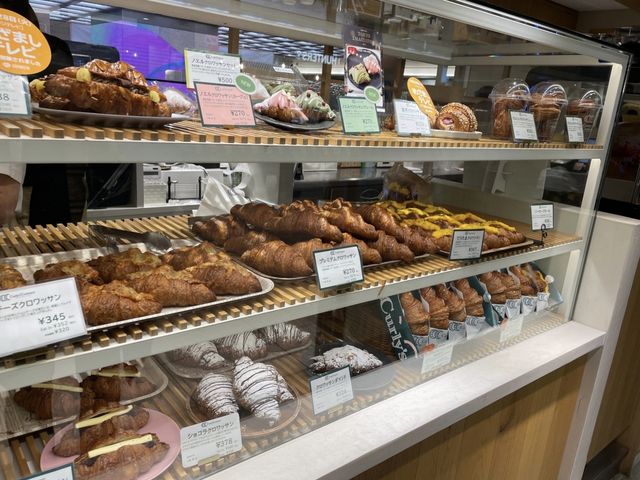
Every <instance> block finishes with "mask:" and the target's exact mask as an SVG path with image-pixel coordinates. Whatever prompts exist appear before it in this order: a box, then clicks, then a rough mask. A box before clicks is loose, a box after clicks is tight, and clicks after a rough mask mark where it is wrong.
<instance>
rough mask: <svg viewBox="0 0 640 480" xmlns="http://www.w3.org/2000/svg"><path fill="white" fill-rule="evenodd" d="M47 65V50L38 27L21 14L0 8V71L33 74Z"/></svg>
mask: <svg viewBox="0 0 640 480" xmlns="http://www.w3.org/2000/svg"><path fill="white" fill-rule="evenodd" d="M49 63H51V48H49V43H48V42H47V39H46V38H44V35H43V34H42V32H41V31H40V30H38V27H36V26H35V25H34V24H33V23H31V22H30V21H29V20H27V19H26V18H24V17H23V16H22V15H18V14H17V13H15V12H12V11H11V10H6V9H4V8H0V70H2V71H3V72H7V73H14V74H16V75H33V74H34V73H38V72H41V71H43V70H44V69H45V68H47V67H48V66H49Z"/></svg>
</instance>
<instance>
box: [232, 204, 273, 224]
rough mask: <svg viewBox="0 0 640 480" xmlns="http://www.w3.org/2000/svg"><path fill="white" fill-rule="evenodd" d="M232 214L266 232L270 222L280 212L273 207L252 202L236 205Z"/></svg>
mask: <svg viewBox="0 0 640 480" xmlns="http://www.w3.org/2000/svg"><path fill="white" fill-rule="evenodd" d="M231 214H232V215H233V216H234V217H236V218H239V219H240V220H242V221H243V222H244V223H246V224H248V225H252V226H253V227H255V228H259V229H261V230H264V227H265V225H266V224H267V222H269V221H270V220H272V219H274V218H276V217H278V210H277V209H276V208H274V207H272V206H271V205H267V204H266V203H260V202H251V203H247V204H245V205H234V206H233V207H231Z"/></svg>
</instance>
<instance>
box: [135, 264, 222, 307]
mask: <svg viewBox="0 0 640 480" xmlns="http://www.w3.org/2000/svg"><path fill="white" fill-rule="evenodd" d="M127 284H128V285H129V286H131V287H132V288H133V289H134V290H136V291H137V292H140V293H148V294H149V295H151V296H152V297H153V298H154V299H155V300H156V301H157V302H158V303H160V304H161V305H162V306H163V307H188V306H190V305H200V304H201V303H209V302H213V301H215V299H216V295H215V293H213V291H212V290H210V289H209V287H208V286H207V285H205V284H204V283H202V282H200V281H199V280H196V279H195V278H194V277H193V276H191V274H190V273H189V272H187V271H185V270H182V271H180V272H176V271H175V270H174V269H173V268H171V267H170V266H169V265H162V266H161V267H158V268H155V269H153V270H146V271H144V272H138V273H133V274H131V275H129V277H128V278H127Z"/></svg>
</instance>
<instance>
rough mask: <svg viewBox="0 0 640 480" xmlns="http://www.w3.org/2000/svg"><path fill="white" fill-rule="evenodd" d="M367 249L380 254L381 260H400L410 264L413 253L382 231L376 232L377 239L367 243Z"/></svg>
mask: <svg viewBox="0 0 640 480" xmlns="http://www.w3.org/2000/svg"><path fill="white" fill-rule="evenodd" d="M367 245H369V247H371V248H374V249H376V250H377V251H378V252H380V255H381V256H382V260H384V261H388V260H402V261H403V262H410V261H411V260H413V258H414V255H413V252H412V251H411V250H410V249H409V247H407V246H406V245H405V244H403V243H398V241H397V240H396V239H395V237H392V236H391V235H387V234H386V233H384V232H382V231H378V239H377V240H376V241H375V242H369V243H367Z"/></svg>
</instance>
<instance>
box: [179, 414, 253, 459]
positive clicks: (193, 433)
mask: <svg viewBox="0 0 640 480" xmlns="http://www.w3.org/2000/svg"><path fill="white" fill-rule="evenodd" d="M180 446H181V449H180V455H181V456H182V466H183V467H184V468H188V467H194V466H196V465H198V464H200V463H207V462H211V461H213V460H216V459H217V458H220V457H224V456H225V455H229V454H231V453H233V452H238V451H240V450H242V434H241V433H240V415H238V414H237V413H232V414H231V415H225V416H224V417H220V418H216V419H214V420H209V421H208V422H204V423H197V424H195V425H191V426H190V427H184V428H182V429H180Z"/></svg>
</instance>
